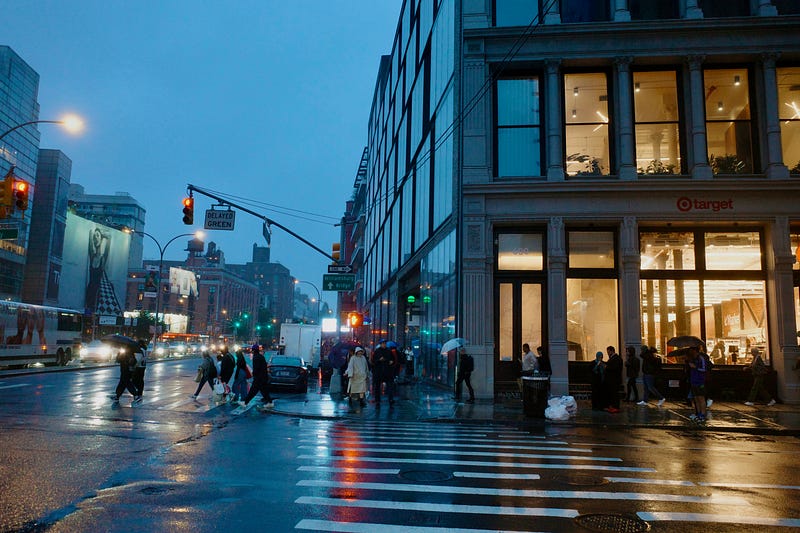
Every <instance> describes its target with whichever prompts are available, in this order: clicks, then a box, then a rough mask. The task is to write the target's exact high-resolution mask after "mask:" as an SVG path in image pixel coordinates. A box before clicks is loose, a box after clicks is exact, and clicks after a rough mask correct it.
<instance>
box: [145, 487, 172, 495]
mask: <svg viewBox="0 0 800 533" xmlns="http://www.w3.org/2000/svg"><path fill="white" fill-rule="evenodd" d="M172 490H174V489H173V488H172V487H154V486H152V485H151V486H149V487H145V488H143V489H141V490H140V491H139V492H141V493H142V494H147V495H149V496H153V495H155V494H166V493H168V492H172Z"/></svg>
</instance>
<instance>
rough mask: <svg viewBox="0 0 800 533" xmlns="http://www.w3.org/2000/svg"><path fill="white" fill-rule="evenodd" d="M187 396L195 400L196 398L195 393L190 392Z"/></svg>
mask: <svg viewBox="0 0 800 533" xmlns="http://www.w3.org/2000/svg"><path fill="white" fill-rule="evenodd" d="M189 398H191V399H192V400H196V399H197V394H191V395H190V396H189Z"/></svg>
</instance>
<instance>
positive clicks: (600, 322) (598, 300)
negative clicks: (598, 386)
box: [567, 279, 619, 361]
mask: <svg viewBox="0 0 800 533" xmlns="http://www.w3.org/2000/svg"><path fill="white" fill-rule="evenodd" d="M618 342H619V329H618V326H617V280H615V279H568V280H567V350H568V351H569V352H570V353H569V357H570V359H572V352H574V353H575V358H574V359H575V360H577V361H588V360H590V359H593V358H594V354H595V352H597V351H602V352H604V353H605V349H606V346H618V344H617V343H618Z"/></svg>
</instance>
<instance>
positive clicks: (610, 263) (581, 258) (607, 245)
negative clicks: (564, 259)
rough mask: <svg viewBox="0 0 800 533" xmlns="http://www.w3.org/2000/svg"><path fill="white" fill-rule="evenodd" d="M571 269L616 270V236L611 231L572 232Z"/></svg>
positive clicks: (570, 233) (570, 239)
mask: <svg viewBox="0 0 800 533" xmlns="http://www.w3.org/2000/svg"><path fill="white" fill-rule="evenodd" d="M568 240H569V267H570V268H614V234H613V233H612V232H610V231H570V232H569V238H568Z"/></svg>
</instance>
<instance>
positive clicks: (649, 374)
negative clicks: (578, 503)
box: [636, 346, 666, 407]
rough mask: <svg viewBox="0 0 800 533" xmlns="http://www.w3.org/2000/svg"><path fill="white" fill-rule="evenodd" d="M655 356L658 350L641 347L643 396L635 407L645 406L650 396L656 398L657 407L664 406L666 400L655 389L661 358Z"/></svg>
mask: <svg viewBox="0 0 800 533" xmlns="http://www.w3.org/2000/svg"><path fill="white" fill-rule="evenodd" d="M657 354H658V350H657V349H656V347H655V346H653V347H652V348H648V347H647V346H642V351H641V352H640V354H639V355H640V357H641V358H642V389H643V390H644V394H643V396H642V401H641V402H639V403H637V404H636V405H647V400H649V399H650V395H651V394H652V395H653V396H655V397H656V398H658V406H659V407H661V406H662V405H664V401H665V400H666V399H665V398H664V395H663V394H661V393H660V392H659V391H658V389H657V388H656V377H657V376H658V373H659V372H660V371H661V358H660V357H658V355H657Z"/></svg>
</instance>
